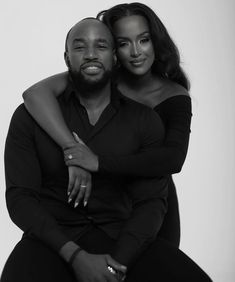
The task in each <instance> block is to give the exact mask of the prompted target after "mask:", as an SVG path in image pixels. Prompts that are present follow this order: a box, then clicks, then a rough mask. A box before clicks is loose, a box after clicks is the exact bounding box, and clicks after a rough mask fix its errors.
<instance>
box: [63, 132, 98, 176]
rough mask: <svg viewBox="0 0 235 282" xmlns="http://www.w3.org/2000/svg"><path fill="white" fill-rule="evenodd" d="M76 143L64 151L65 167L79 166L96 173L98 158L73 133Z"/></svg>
mask: <svg viewBox="0 0 235 282" xmlns="http://www.w3.org/2000/svg"><path fill="white" fill-rule="evenodd" d="M73 135H74V139H75V140H76V142H77V143H75V144H73V145H72V146H71V147H70V148H66V149H65V150H64V159H65V164H66V165H67V166H72V165H73V166H80V167H82V168H84V169H87V170H89V171H98V167H99V161H98V156H97V155H96V154H94V153H93V152H92V151H91V150H90V148H88V147H87V146H86V144H85V143H84V142H83V141H82V140H81V139H80V138H79V137H78V136H77V135H76V133H73Z"/></svg>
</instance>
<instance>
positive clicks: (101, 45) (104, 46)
mask: <svg viewBox="0 0 235 282" xmlns="http://www.w3.org/2000/svg"><path fill="white" fill-rule="evenodd" d="M98 48H99V49H107V45H103V44H100V45H98Z"/></svg>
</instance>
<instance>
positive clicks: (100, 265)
mask: <svg viewBox="0 0 235 282" xmlns="http://www.w3.org/2000/svg"><path fill="white" fill-rule="evenodd" d="M108 266H111V267H112V268H114V269H115V270H116V271H120V272H122V273H124V274H125V272H126V267H125V266H122V265H121V264H120V263H118V262H116V261H115V260H114V259H112V257H111V256H110V255H94V254H89V253H87V252H86V251H84V250H82V251H80V252H79V254H78V255H77V257H76V258H75V259H74V261H73V264H72V267H73V270H74V273H75V276H76V278H77V279H78V281H80V282H104V281H105V282H106V281H107V282H118V279H117V277H116V276H115V275H114V274H112V273H111V272H110V271H109V270H108Z"/></svg>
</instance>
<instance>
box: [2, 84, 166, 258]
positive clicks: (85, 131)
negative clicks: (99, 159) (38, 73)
mask: <svg viewBox="0 0 235 282" xmlns="http://www.w3.org/2000/svg"><path fill="white" fill-rule="evenodd" d="M58 100H59V103H60V106H61V109H62V112H63V115H64V118H65V121H66V123H67V125H68V127H69V128H70V130H71V131H74V132H76V133H77V134H78V135H79V136H80V138H81V139H82V140H83V141H84V142H85V143H86V144H87V146H88V147H89V148H90V149H91V150H92V151H93V152H95V153H96V154H97V155H98V156H108V155H109V154H112V155H115V154H116V155H119V156H120V155H123V156H124V155H125V156H126V155H131V154H132V155H133V154H135V153H137V152H139V151H141V150H142V151H143V152H144V151H145V150H147V149H148V148H152V147H155V146H159V145H160V144H161V143H162V141H163V137H164V128H163V125H162V122H161V120H160V118H159V116H158V115H157V114H156V113H154V112H153V111H152V110H150V109H149V108H147V107H145V106H143V105H141V104H139V103H136V102H134V101H132V100H130V99H128V98H126V97H124V96H122V95H121V93H120V92H119V91H118V90H116V88H114V87H113V88H112V94H111V102H110V103H109V105H108V106H107V107H106V108H105V109H104V111H103V113H102V114H101V116H100V118H99V120H98V121H97V123H96V124H95V125H94V126H93V125H91V124H90V123H89V119H88V115H87V112H86V109H85V108H84V107H83V106H82V105H81V104H80V102H79V95H78V93H77V92H76V91H75V90H74V89H73V87H72V86H71V85H70V86H69V87H68V88H67V90H66V91H65V93H64V94H63V95H61V96H60V97H59V99H58ZM5 173H6V186H7V190H6V199H7V207H8V210H9V214H10V216H11V218H12V220H13V221H14V222H15V223H16V224H17V225H18V226H19V227H20V228H21V229H22V230H23V231H24V232H25V234H26V236H35V237H37V238H39V239H40V240H42V241H43V242H45V243H46V244H47V245H49V246H51V247H52V248H54V249H55V250H57V251H58V250H59V249H60V248H61V247H62V246H63V245H64V244H65V243H66V242H68V241H69V240H74V241H76V240H77V239H78V238H79V237H80V236H81V235H82V234H84V232H85V230H86V229H87V228H88V227H89V225H90V224H91V222H93V223H94V224H95V225H96V226H98V227H99V228H101V229H102V230H103V231H105V232H106V233H107V234H108V235H109V236H110V237H111V238H113V239H115V240H117V246H116V250H115V253H114V256H115V257H116V258H117V259H119V260H120V261H122V262H125V263H129V261H128V260H129V259H130V260H131V259H132V257H134V256H135V255H137V254H138V253H139V252H140V251H141V250H142V249H143V246H147V245H148V244H149V242H150V241H151V240H153V238H154V237H155V236H156V232H157V231H158V230H159V228H160V225H161V223H162V220H163V216H164V213H165V211H166V202H165V199H166V196H167V178H159V179H150V180H147V179H146V180H143V179H138V177H132V178H127V177H118V176H117V175H116V176H114V175H109V174H105V173H93V174H92V192H91V196H90V198H89V202H88V205H87V206H86V207H83V206H78V207H77V208H74V207H73V203H71V204H69V203H68V196H67V185H68V168H67V167H66V166H65V163H64V157H63V152H62V150H61V149H60V147H59V146H58V145H57V144H56V143H55V142H54V141H53V140H52V139H51V138H50V137H49V136H48V135H47V133H46V132H45V131H43V130H42V128H40V127H39V126H38V125H37V123H36V122H35V121H34V120H33V119H32V118H31V116H30V115H29V114H28V112H27V110H26V109H25V107H24V105H23V104H22V105H20V106H19V107H18V108H17V109H16V111H15V113H14V115H13V117H12V120H11V123H10V128H9V132H8V136H7V140H6V148H5ZM146 201H149V204H148V205H146ZM133 211H137V212H136V213H135V212H133ZM137 214H138V216H137ZM149 214H150V215H151V216H150V217H149ZM146 216H148V222H147V221H146ZM143 230H145V231H143ZM132 233H134V234H135V237H136V239H133V236H132V235H131V234H132ZM131 253H132V254H131ZM134 253H135V254H134ZM128 256H130V258H127V257H128Z"/></svg>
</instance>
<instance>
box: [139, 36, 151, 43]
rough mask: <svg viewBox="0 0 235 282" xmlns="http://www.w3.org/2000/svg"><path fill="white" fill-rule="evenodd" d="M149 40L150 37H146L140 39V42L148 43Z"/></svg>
mask: <svg viewBox="0 0 235 282" xmlns="http://www.w3.org/2000/svg"><path fill="white" fill-rule="evenodd" d="M149 41H150V38H148V37H145V38H142V39H140V43H148V42H149Z"/></svg>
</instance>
